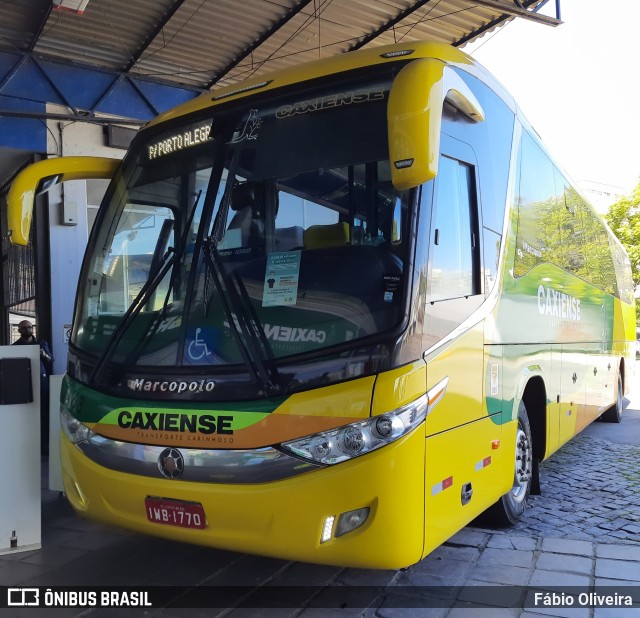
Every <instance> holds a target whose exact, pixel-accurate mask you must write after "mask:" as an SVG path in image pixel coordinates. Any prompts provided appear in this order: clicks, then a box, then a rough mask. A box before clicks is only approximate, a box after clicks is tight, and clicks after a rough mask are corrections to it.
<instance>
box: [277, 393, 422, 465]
mask: <svg viewBox="0 0 640 618" xmlns="http://www.w3.org/2000/svg"><path fill="white" fill-rule="evenodd" d="M428 407H429V397H428V394H426V395H423V396H422V397H419V398H418V399H416V400H415V401H412V402H411V403H409V404H407V405H406V406H402V407H401V408H398V409H396V410H393V411H392V412H387V413H386V414H382V415H380V416H374V417H373V418H369V419H367V420H365V421H358V422H357V423H351V424H350V425H345V426H344V427H339V428H338V429H332V430H330V431H323V432H322V433H317V434H314V435H312V436H306V437H304V438H299V439H297V440H291V441H289V442H283V443H282V444H281V447H282V448H283V449H284V450H286V451H290V452H291V453H294V454H295V455H298V457H303V458H304V459H309V460H311V461H313V462H315V463H322V464H329V465H332V464H337V463H340V462H342V461H346V460H347V459H352V458H354V457H358V456H360V455H364V454H365V453H370V452H371V451H375V450H376V449H379V448H381V447H383V446H385V445H387V444H390V443H391V442H395V441H396V440H397V439H398V438H401V437H402V436H404V435H406V434H407V433H409V432H410V431H411V430H412V429H415V428H416V427H417V426H418V425H419V424H420V423H422V421H423V420H424V419H425V418H426V416H427V410H428Z"/></svg>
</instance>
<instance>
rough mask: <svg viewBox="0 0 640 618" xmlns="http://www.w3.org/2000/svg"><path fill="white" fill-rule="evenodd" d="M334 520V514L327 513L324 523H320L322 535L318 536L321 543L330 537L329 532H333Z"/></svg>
mask: <svg viewBox="0 0 640 618" xmlns="http://www.w3.org/2000/svg"><path fill="white" fill-rule="evenodd" d="M335 520H336V518H335V516H333V515H329V517H327V518H326V519H325V520H324V524H323V525H322V536H321V537H320V542H321V543H326V542H327V541H329V540H330V539H331V533H332V532H333V522H334V521H335Z"/></svg>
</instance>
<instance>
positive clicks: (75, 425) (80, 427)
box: [60, 406, 93, 444]
mask: <svg viewBox="0 0 640 618" xmlns="http://www.w3.org/2000/svg"><path fill="white" fill-rule="evenodd" d="M60 426H61V427H62V431H64V435H65V436H67V438H69V440H71V442H73V443H74V444H77V443H78V442H84V441H86V440H88V439H89V438H91V436H92V435H93V431H91V429H89V428H88V427H87V426H86V425H84V424H82V423H81V422H80V421H79V420H78V419H77V418H76V417H75V416H73V415H72V414H70V413H69V411H68V410H67V409H66V408H65V407H64V406H60Z"/></svg>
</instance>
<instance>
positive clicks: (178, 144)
mask: <svg viewBox="0 0 640 618" xmlns="http://www.w3.org/2000/svg"><path fill="white" fill-rule="evenodd" d="M211 139H212V138H211V122H209V123H208V124H202V125H197V126H194V127H191V128H188V129H186V130H184V129H183V130H181V131H177V132H176V133H174V134H172V135H169V136H168V137H165V138H164V139H161V140H160V141H158V142H155V143H154V144H149V145H148V146H147V149H148V150H147V152H148V155H149V161H152V160H153V159H158V158H159V157H163V156H166V155H169V154H173V153H175V152H180V151H181V150H185V149H186V148H191V147H192V146H198V145H199V144H203V143H204V142H208V141H211Z"/></svg>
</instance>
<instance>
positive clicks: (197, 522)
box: [144, 496, 207, 530]
mask: <svg viewBox="0 0 640 618" xmlns="http://www.w3.org/2000/svg"><path fill="white" fill-rule="evenodd" d="M144 506H145V509H146V511H147V519H148V520H149V521H150V522H153V523H154V524H164V525H165V526H178V527H179V528H196V529H198V530H202V529H204V528H206V527H207V520H206V518H205V516H204V509H203V508H202V505H201V504H200V503H198V502H184V501H183V500H171V499H170V498H152V497H151V496H147V498H145V501H144Z"/></svg>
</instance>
